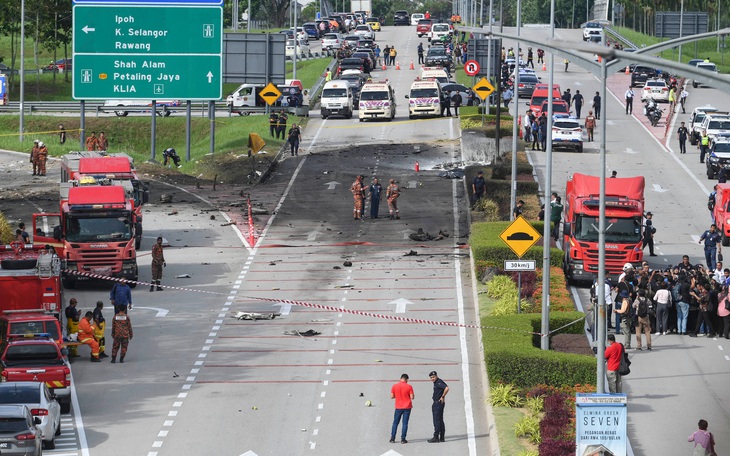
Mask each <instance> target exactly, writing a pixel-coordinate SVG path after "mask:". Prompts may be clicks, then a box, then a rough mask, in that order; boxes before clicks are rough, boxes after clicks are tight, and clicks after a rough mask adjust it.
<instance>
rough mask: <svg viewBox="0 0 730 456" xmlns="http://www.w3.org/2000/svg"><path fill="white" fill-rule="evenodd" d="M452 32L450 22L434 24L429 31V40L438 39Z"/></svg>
mask: <svg viewBox="0 0 730 456" xmlns="http://www.w3.org/2000/svg"><path fill="white" fill-rule="evenodd" d="M450 34H451V26H450V25H449V24H433V25H432V26H431V31H430V32H428V41H438V40H440V39H441V37H444V36H446V35H450Z"/></svg>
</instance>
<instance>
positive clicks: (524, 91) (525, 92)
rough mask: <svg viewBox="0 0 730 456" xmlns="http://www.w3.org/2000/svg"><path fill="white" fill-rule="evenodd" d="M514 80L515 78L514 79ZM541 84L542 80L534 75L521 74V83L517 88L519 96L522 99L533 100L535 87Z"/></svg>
mask: <svg viewBox="0 0 730 456" xmlns="http://www.w3.org/2000/svg"><path fill="white" fill-rule="evenodd" d="M512 79H514V78H512ZM539 83H540V78H539V77H537V76H536V75H535V74H534V73H520V83H519V87H517V96H518V97H520V98H531V97H532V92H534V91H535V86H536V85H537V84H539Z"/></svg>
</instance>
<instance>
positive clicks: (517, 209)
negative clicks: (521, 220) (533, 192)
mask: <svg viewBox="0 0 730 456" xmlns="http://www.w3.org/2000/svg"><path fill="white" fill-rule="evenodd" d="M524 205H525V202H524V201H522V200H519V201H517V205H516V206H515V208H514V209H512V215H513V216H514V219H515V220H517V217H519V216H520V215H522V206H524Z"/></svg>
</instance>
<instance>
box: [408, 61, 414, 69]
mask: <svg viewBox="0 0 730 456" xmlns="http://www.w3.org/2000/svg"><path fill="white" fill-rule="evenodd" d="M409 69H411V70H415V69H416V68H415V67H414V66H413V60H411V68H409Z"/></svg>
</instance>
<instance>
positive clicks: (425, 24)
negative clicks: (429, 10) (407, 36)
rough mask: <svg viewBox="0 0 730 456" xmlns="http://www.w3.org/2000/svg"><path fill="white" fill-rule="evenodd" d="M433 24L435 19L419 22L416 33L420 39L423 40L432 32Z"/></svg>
mask: <svg viewBox="0 0 730 456" xmlns="http://www.w3.org/2000/svg"><path fill="white" fill-rule="evenodd" d="M433 23H434V20H433V19H421V20H419V21H418V25H416V33H417V34H418V37H419V38H421V37H423V35H428V33H429V32H430V31H431V26H432V25H433Z"/></svg>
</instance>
